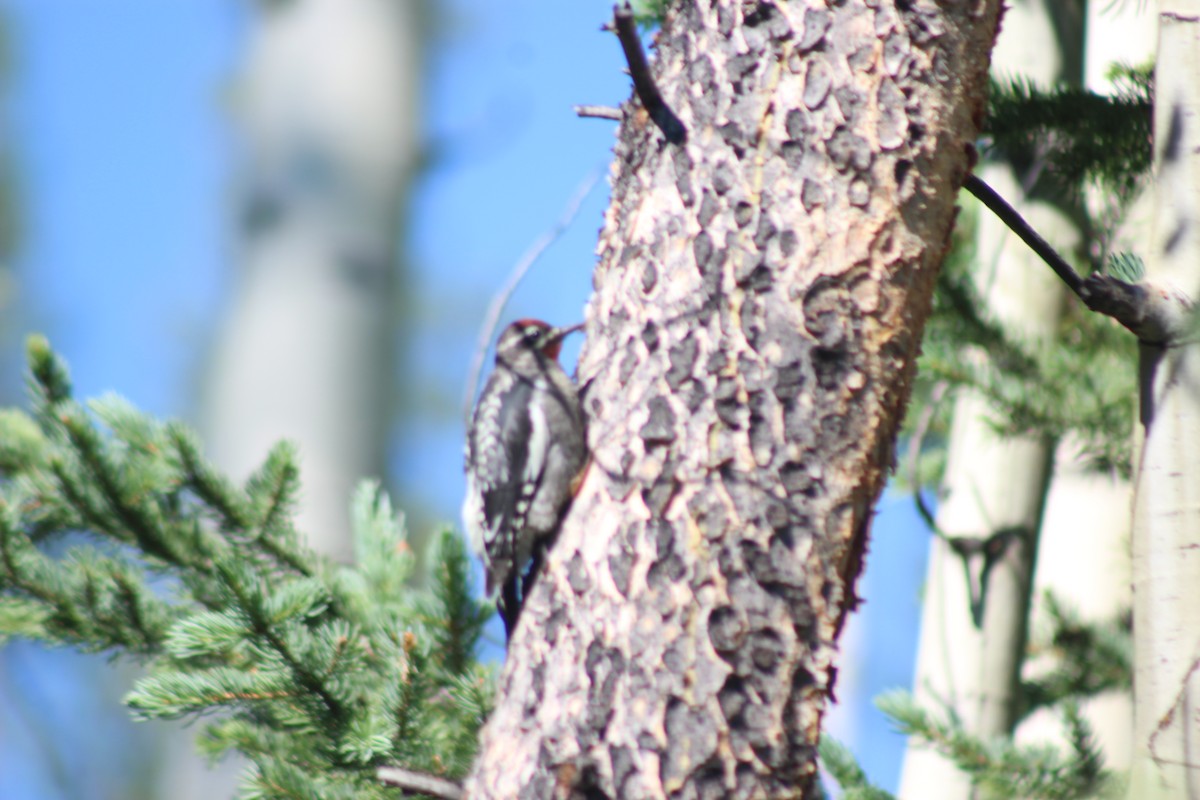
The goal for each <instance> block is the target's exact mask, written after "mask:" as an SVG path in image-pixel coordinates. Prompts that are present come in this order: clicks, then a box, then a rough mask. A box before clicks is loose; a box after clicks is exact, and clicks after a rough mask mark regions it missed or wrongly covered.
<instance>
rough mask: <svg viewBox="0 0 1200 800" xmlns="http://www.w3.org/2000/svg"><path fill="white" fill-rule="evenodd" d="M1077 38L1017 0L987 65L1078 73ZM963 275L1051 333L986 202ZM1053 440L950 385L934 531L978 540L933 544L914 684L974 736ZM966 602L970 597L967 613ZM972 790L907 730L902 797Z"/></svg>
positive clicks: (980, 732) (1022, 320)
mask: <svg viewBox="0 0 1200 800" xmlns="http://www.w3.org/2000/svg"><path fill="white" fill-rule="evenodd" d="M1082 43H1083V18H1082V9H1080V8H1078V7H1077V6H1076V5H1075V4H1074V3H1063V2H1062V1H1061V0H1032V1H1031V2H1024V3H1018V4H1016V5H1014V6H1012V7H1010V8H1009V9H1008V10H1007V12H1006V13H1005V16H1004V24H1003V26H1002V30H1001V34H1000V36H999V37H997V40H996V49H995V52H994V53H993V64H994V66H995V67H996V68H997V70H998V71H999V72H1001V73H1002V74H1004V75H1020V76H1022V77H1024V78H1027V79H1029V80H1031V81H1033V82H1034V83H1035V84H1037V85H1039V86H1042V87H1047V88H1048V87H1050V86H1053V85H1055V84H1057V83H1059V82H1060V81H1067V82H1070V83H1074V84H1078V83H1080V81H1081V80H1082V77H1083V76H1082V73H1083V62H1082ZM1038 169H1039V166H1037V165H1035V166H1033V167H1031V168H1030V171H1031V172H1032V171H1034V170H1038ZM980 173H981V175H982V177H983V178H984V180H986V181H987V182H988V183H989V184H991V185H992V186H993V187H994V188H995V189H996V190H997V191H999V192H1000V194H1002V195H1003V196H1005V197H1006V198H1009V199H1010V200H1012V201H1013V202H1014V203H1015V204H1016V207H1017V208H1018V210H1020V211H1021V213H1022V214H1023V215H1024V216H1025V217H1026V218H1027V219H1029V220H1030V222H1031V223H1033V225H1034V227H1035V228H1037V230H1038V231H1039V232H1040V233H1042V234H1043V235H1045V236H1046V237H1047V238H1048V239H1049V240H1050V241H1051V242H1053V243H1054V244H1055V245H1056V246H1057V247H1058V248H1059V249H1060V251H1062V252H1071V251H1074V250H1075V249H1077V248H1078V245H1079V241H1080V233H1079V230H1078V227H1077V226H1076V224H1075V223H1074V221H1073V220H1072V219H1071V217H1070V215H1069V214H1067V213H1065V212H1064V211H1063V210H1062V209H1061V208H1059V207H1058V206H1057V205H1056V204H1054V203H1052V202H1049V201H1047V200H1044V199H1043V200H1034V199H1030V198H1027V197H1026V196H1025V191H1024V190H1023V189H1022V185H1023V184H1024V183H1025V182H1026V180H1027V178H1028V176H1027V175H1020V176H1017V175H1014V173H1013V169H1012V168H1011V167H1010V166H1009V165H1007V164H1002V163H992V164H989V165H987V166H986V167H984V168H982V169H981V170H980ZM973 279H974V283H975V286H976V290H977V292H978V295H979V297H980V298H982V299H983V300H984V302H985V306H986V307H985V310H984V311H983V313H984V315H985V316H986V317H988V318H990V319H992V320H994V321H996V322H997V323H999V324H1000V325H1002V326H1003V327H1004V330H1005V331H1006V332H1007V333H1008V334H1009V335H1010V336H1012V337H1013V338H1014V339H1015V340H1016V341H1020V342H1029V343H1041V344H1048V343H1049V342H1051V341H1052V340H1053V338H1054V336H1055V334H1056V332H1057V329H1058V320H1059V315H1060V311H1061V307H1062V303H1063V299H1064V291H1063V287H1062V284H1061V282H1060V281H1059V280H1058V279H1057V278H1056V277H1055V275H1054V273H1053V272H1051V271H1050V270H1049V269H1047V268H1046V267H1045V265H1043V264H1042V262H1041V261H1040V260H1039V259H1038V257H1037V256H1036V255H1034V254H1033V252H1031V251H1030V250H1029V248H1028V247H1026V246H1025V244H1024V243H1022V242H1021V241H1020V239H1018V238H1017V237H1016V236H1015V235H1013V234H1012V233H1011V232H1010V231H1009V230H1008V228H1007V227H1006V226H1005V224H1004V223H1003V222H1002V221H1000V219H998V218H997V217H996V216H995V215H994V214H992V213H991V212H989V211H987V210H982V211H981V213H980V217H979V220H978V223H977V236H976V256H975V263H974V265H973ZM974 355H975V356H976V358H977V359H978V360H979V362H980V363H986V361H987V359H988V358H989V355H988V354H987V353H984V352H978V353H975V354H974ZM1053 450H1054V442H1051V441H1048V440H1046V439H1044V438H1040V437H1013V436H1000V435H999V434H998V433H997V432H996V430H995V411H994V409H993V408H991V406H990V405H989V404H988V402H987V401H986V400H985V399H984V398H983V396H982V395H981V393H979V392H975V391H970V390H965V391H962V392H960V393H959V394H958V397H957V398H956V400H955V407H954V422H953V426H952V428H951V434H950V446H949V456H948V462H947V465H946V475H945V478H944V480H943V486H942V489H943V492H942V494H943V496H944V498H945V499H944V501H943V502H942V504H941V506H940V508H939V509H938V515H937V524H938V527H939V529H940V530H941V531H942V532H943V533H944V534H945V535H946V536H948V537H952V538H953V539H956V540H959V541H965V540H974V542H976V543H978V544H979V545H981V546H982V547H981V549H980V550H979V551H978V552H974V553H972V554H971V555H969V556H966V557H964V555H962V554H960V553H959V552H957V551H956V550H955V548H953V547H952V546H951V545H950V543H949V542H948V541H945V540H942V539H937V540H934V541H933V542H932V544H931V550H930V559H929V573H928V579H927V581H926V591H925V603H924V607H923V610H922V618H921V641H920V647H919V650H918V654H917V670H916V674H915V676H914V679H913V684H914V695H915V697H916V699H917V700H918V702H919V703H920V704H921V705H922V706H925V707H927V708H931V709H945V710H946V711H948V712H951V713H953V714H954V715H955V716H956V717H957V718H958V719H960V720H961V721H962V725H963V728H964V729H965V730H966V731H967V732H969V733H971V734H974V735H976V736H979V737H981V738H984V739H988V738H993V737H998V736H1009V735H1010V734H1011V733H1012V731H1013V727H1014V725H1015V724H1016V720H1017V718H1016V715H1017V700H1018V696H1017V689H1018V685H1019V680H1020V671H1021V666H1022V663H1023V661H1024V650H1025V641H1026V637H1027V633H1028V620H1029V601H1030V587H1031V585H1032V581H1033V572H1034V563H1035V557H1036V554H1037V548H1038V538H1039V533H1040V531H1041V526H1042V510H1043V507H1044V502H1045V497H1046V491H1047V488H1048V486H1049V482H1050V477H1051V469H1050V467H1051V463H1052V456H1053ZM989 545H995V548H994V549H993V547H992V546H989ZM964 558H965V563H964ZM989 559H994V561H989ZM964 567H966V569H964ZM968 570H969V572H970V578H969V579H968V577H967V571H968ZM972 602H974V603H976V604H978V607H977V608H976V609H975V610H974V614H976V615H978V616H977V617H976V618H973V612H972V607H971V604H972ZM973 794H974V792H973V789H972V786H971V783H970V780H969V778H968V777H967V776H966V775H965V774H964V773H962V772H961V771H959V769H958V768H957V767H956V766H955V765H954V764H953V763H952V762H951V761H949V760H948V759H946V758H944V757H942V756H941V755H939V754H938V753H936V752H934V751H933V750H931V749H930V748H929V747H928V745H926V744H924V743H921V742H917V741H915V740H910V743H909V746H908V750H907V751H906V752H905V756H904V768H903V772H902V778H901V782H900V795H901V796H902V797H906V798H918V797H924V798H933V799H934V800H965V798H968V797H971V796H973Z"/></svg>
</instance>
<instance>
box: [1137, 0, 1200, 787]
mask: <svg viewBox="0 0 1200 800" xmlns="http://www.w3.org/2000/svg"><path fill="white" fill-rule="evenodd" d="M1197 74H1200V2H1196V0H1190V2H1184V0H1164V2H1163V3H1162V4H1161V5H1160V11H1159V39H1158V67H1157V69H1156V70H1155V98H1156V99H1155V108H1154V167H1155V173H1156V177H1157V182H1156V184H1155V191H1156V200H1155V220H1154V232H1153V235H1152V238H1151V246H1150V247H1149V248H1148V251H1149V258H1148V259H1147V264H1146V267H1147V279H1148V281H1150V282H1151V283H1152V284H1154V285H1157V286H1159V287H1164V288H1166V289H1168V290H1173V291H1174V292H1175V293H1181V294H1182V295H1183V296H1184V297H1186V298H1190V299H1189V300H1188V301H1187V302H1185V303H1183V304H1182V305H1183V309H1182V310H1183V311H1185V312H1186V315H1185V319H1186V321H1185V322H1184V323H1182V324H1181V325H1180V327H1179V330H1178V331H1176V334H1177V335H1176V337H1175V339H1174V341H1171V342H1169V345H1170V346H1167V347H1158V346H1152V345H1143V346H1142V372H1141V379H1142V385H1141V390H1142V407H1141V420H1142V424H1143V426H1144V431H1145V443H1144V445H1143V448H1142V454H1141V462H1140V464H1139V465H1138V473H1137V478H1136V481H1135V489H1134V507H1133V597H1134V602H1133V630H1134V647H1135V665H1134V666H1135V672H1134V768H1133V777H1132V781H1131V786H1130V797H1136V798H1139V799H1140V798H1158V797H1172V798H1174V797H1193V798H1194V797H1200V735H1198V733H1197V731H1198V730H1200V615H1198V614H1197V609H1200V449H1198V448H1197V447H1196V443H1197V442H1198V441H1200V390H1198V388H1197V387H1200V345H1198V344H1197V343H1196V336H1195V332H1196V320H1195V317H1194V303H1195V299H1196V298H1198V297H1200V231H1197V228H1196V214H1197V210H1198V209H1200V89H1198V87H1197V84H1196V75H1197Z"/></svg>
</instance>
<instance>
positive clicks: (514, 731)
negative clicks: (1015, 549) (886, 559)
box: [468, 0, 998, 798]
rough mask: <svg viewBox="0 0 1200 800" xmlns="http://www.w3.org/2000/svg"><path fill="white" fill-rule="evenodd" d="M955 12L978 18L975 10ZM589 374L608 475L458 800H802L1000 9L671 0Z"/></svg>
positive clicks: (521, 633) (633, 108)
mask: <svg viewBox="0 0 1200 800" xmlns="http://www.w3.org/2000/svg"><path fill="white" fill-rule="evenodd" d="M968 6H971V7H970V8H968ZM670 7H671V10H670V11H669V13H668V17H667V19H666V21H665V22H664V25H663V29H662V32H661V33H660V35H659V40H658V56H659V58H658V61H657V64H656V68H655V72H656V74H657V76H658V80H659V81H660V88H661V89H662V90H663V95H664V97H665V99H666V101H667V103H668V104H669V105H670V106H671V107H672V109H673V110H674V111H675V113H676V114H677V115H678V116H679V117H680V119H682V121H683V122H684V124H685V125H686V126H687V130H688V134H687V140H686V143H683V144H669V143H667V142H666V141H665V140H664V136H663V134H662V133H661V132H660V131H659V130H658V128H656V127H655V126H654V125H653V124H652V123H651V121H650V119H649V117H648V115H647V114H646V113H645V112H644V111H643V110H642V109H641V108H640V107H638V106H637V105H636V104H634V103H630V104H629V105H627V106H626V113H625V115H624V120H623V123H622V126H621V131H620V138H619V142H618V145H617V148H616V161H615V164H614V168H613V199H612V205H611V206H610V208H609V211H608V214H607V216H606V224H605V227H604V230H603V231H602V233H601V238H600V263H599V265H598V267H597V270H596V276H595V286H596V294H595V295H594V297H593V298H592V301H591V303H590V305H589V309H588V337H587V342H586V344H585V346H584V349H583V353H582V355H581V360H580V366H579V376H580V381H581V387H582V391H583V394H584V407H585V410H586V412H587V413H588V414H589V417H590V423H589V437H588V438H589V442H590V445H591V447H592V451H593V463H592V466H591V469H590V471H589V472H588V474H587V478H586V480H585V482H584V484H583V486H582V487H581V490H580V494H579V495H578V497H577V498H576V500H575V502H574V504H573V506H572V508H571V510H570V512H569V513H568V516H567V518H566V520H565V521H564V524H563V528H562V531H561V532H560V535H559V539H558V542H557V544H556V545H555V547H554V549H553V550H552V551H551V553H550V555H549V558H548V560H547V564H546V567H545V570H544V572H543V574H542V577H541V579H540V580H539V581H538V582H537V584H536V586H535V588H534V590H533V592H532V594H531V595H530V597H529V599H528V601H527V603H526V606H525V610H524V612H523V614H522V616H521V621H520V624H519V625H518V627H517V630H516V633H515V635H514V638H513V641H512V642H511V643H510V649H509V656H508V661H507V663H506V664H505V669H504V673H503V676H502V678H501V687H500V697H499V698H498V705H497V708H496V710H495V712H494V714H493V716H492V718H491V720H490V721H489V723H488V725H487V726H486V727H485V729H484V732H483V735H482V752H481V754H480V757H479V760H478V761H477V764H476V767H475V772H474V774H473V776H472V779H471V781H470V783H469V786H468V794H469V795H470V796H472V797H496V798H513V797H549V796H589V797H631V798H632V797H638V798H661V797H667V796H668V795H669V796H679V797H751V796H756V797H757V796H770V797H776V796H813V786H814V781H813V779H814V777H815V775H816V764H815V746H816V743H817V739H818V735H819V726H820V720H821V714H822V711H823V709H824V705H825V700H826V698H827V696H828V694H829V692H830V691H831V690H832V688H833V684H834V679H835V674H836V670H835V668H834V666H833V660H834V653H835V651H836V645H837V636H838V632H839V630H840V628H841V624H842V621H843V619H844V616H845V614H846V612H847V611H848V610H849V609H851V608H852V607H853V605H854V602H855V595H854V588H853V583H854V580H855V578H856V577H857V575H858V573H859V570H860V567H861V563H862V558H863V555H864V550H865V546H866V537H867V528H868V525H869V522H870V517H871V513H872V505H873V503H874V502H875V500H876V498H877V496H878V494H879V491H880V489H881V488H882V485H883V481H884V478H885V475H886V472H887V470H888V468H889V467H890V465H891V461H892V450H893V445H894V439H895V434H896V430H897V426H898V424H899V421H900V417H901V415H902V413H903V410H904V405H905V402H906V400H907V397H908V392H909V383H910V379H911V376H912V372H913V368H914V359H915V357H916V352H917V348H918V344H919V342H920V335H921V330H922V326H923V324H924V320H925V317H926V315H927V312H928V309H929V302H930V294H931V292H932V287H933V279H934V274H935V271H936V269H937V266H938V265H939V263H940V261H941V259H942V256H943V255H944V253H945V251H946V248H947V246H948V241H949V233H950V230H951V227H952V225H953V221H954V201H955V196H956V190H957V188H958V186H959V185H960V184H961V182H962V180H963V178H964V176H965V175H966V171H967V170H968V169H969V167H970V163H971V157H972V151H971V142H972V141H973V140H974V138H975V136H976V135H977V132H978V124H979V121H980V119H981V117H982V113H983V105H982V100H983V92H984V86H985V78H986V70H987V56H988V52H989V50H990V48H991V45H992V40H993V38H994V36H995V31H996V24H997V10H998V4H997V3H976V4H950V5H949V6H948V7H947V8H948V10H942V9H939V8H937V7H935V6H934V5H933V4H931V3H907V2H906V3H897V4H892V3H887V2H867V0H862V1H861V2H845V3H841V4H837V5H836V6H835V7H833V8H831V9H826V8H824V7H823V6H822V7H811V8H810V7H807V5H806V4H804V3H800V2H792V3H777V4H772V3H770V2H762V3H758V4H753V5H746V4H737V3H717V2H710V0H697V1H696V2H688V3H679V4H670Z"/></svg>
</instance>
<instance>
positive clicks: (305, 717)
mask: <svg viewBox="0 0 1200 800" xmlns="http://www.w3.org/2000/svg"><path fill="white" fill-rule="evenodd" d="M29 352H30V394H31V397H32V400H33V414H32V416H29V415H25V414H23V413H21V412H18V411H14V410H0V641H4V640H7V639H10V638H14V637H22V638H33V639H38V640H40V641H43V642H47V643H50V644H59V645H62V644H69V645H74V646H77V647H79V648H81V649H83V650H88V651H97V650H104V651H109V652H114V653H117V654H122V653H124V654H131V655H136V656H138V657H140V658H143V659H145V660H147V661H148V662H149V666H150V670H149V673H148V674H147V675H146V676H145V677H143V678H142V679H140V680H139V681H138V682H137V683H136V685H135V686H134V689H133V691H132V692H130V694H129V695H128V696H127V697H126V702H127V704H128V705H129V706H130V708H131V709H132V710H133V712H134V713H135V714H137V715H138V716H139V717H142V718H145V719H157V718H176V717H193V716H197V715H202V714H209V713H211V712H214V711H224V712H226V714H227V715H228V716H227V718H225V719H222V720H219V721H217V722H215V723H213V724H211V725H209V726H208V727H207V728H206V729H205V731H204V732H203V735H202V739H201V744H202V746H203V748H204V749H205V750H206V751H207V752H208V753H210V754H212V755H219V754H220V753H223V752H226V751H229V750H240V751H241V752H243V753H244V754H246V755H247V756H249V757H250V758H251V759H252V761H253V762H254V764H255V769H256V771H255V773H254V775H253V776H252V777H251V778H250V780H249V782H248V783H247V785H246V787H245V791H247V792H249V793H251V795H253V796H255V797H264V798H267V797H269V798H276V797H310V798H314V800H315V799H316V798H325V797H335V796H338V797H340V796H356V797H367V798H382V797H384V796H388V795H387V791H388V790H387V789H386V788H385V787H384V786H383V785H381V784H380V782H379V780H378V778H377V777H376V774H375V770H376V768H377V767H379V766H380V765H381V764H385V763H386V764H401V765H404V767H406V768H408V769H414V770H417V771H421V772H428V773H431V774H434V773H436V774H441V775H444V776H445V777H447V778H449V779H453V778H456V777H459V776H462V775H464V774H465V772H466V770H467V769H468V768H469V766H470V763H471V760H472V759H473V757H474V753H475V747H476V733H477V731H478V730H479V727H480V725H481V724H482V721H483V719H484V718H485V717H486V715H487V713H488V710H489V708H490V707H491V703H492V693H493V691H494V689H493V682H494V677H493V674H492V672H491V670H489V669H487V668H484V667H482V666H481V665H479V664H478V663H477V662H476V661H475V658H474V652H475V647H476V645H477V642H478V637H479V633H480V631H481V629H482V627H483V625H484V623H485V622H486V620H487V618H488V615H489V614H490V609H489V608H488V607H487V606H486V605H485V604H483V603H480V602H478V601H476V600H474V599H473V595H472V591H471V586H470V569H469V562H468V560H467V555H466V551H465V548H464V545H463V543H462V541H461V539H460V538H459V537H457V536H456V535H454V534H453V533H450V532H447V533H445V534H444V535H443V536H442V537H441V539H440V543H439V547H438V548H437V550H436V552H435V557H436V559H435V564H434V566H433V569H434V580H432V581H430V585H431V586H432V587H433V588H432V589H430V590H417V589H416V588H414V587H413V586H412V584H411V582H410V581H409V578H410V577H411V576H412V572H413V559H412V554H411V549H410V548H409V547H408V546H407V543H406V542H405V533H404V529H403V526H402V525H401V524H400V522H399V520H398V519H397V518H396V515H395V514H394V513H393V512H392V509H391V505H390V504H389V503H388V502H387V500H386V498H383V497H382V496H381V495H380V494H379V492H378V487H376V486H374V485H371V484H367V485H364V486H363V487H362V489H360V491H359V492H358V493H357V495H356V497H355V501H354V509H353V515H352V516H353V519H354V529H355V537H356V539H355V548H356V552H357V553H358V554H359V557H360V564H359V565H358V566H356V567H341V566H337V565H333V564H330V563H326V562H323V561H322V560H321V559H319V558H318V557H317V556H315V555H313V554H312V553H311V552H310V551H309V550H308V549H307V548H306V547H304V546H303V545H302V544H301V543H300V542H299V539H298V537H297V536H296V533H295V530H294V528H293V524H292V518H291V513H292V511H291V507H292V501H293V498H294V497H295V495H296V492H297V491H298V472H297V469H296V464H295V458H294V453H293V451H292V450H291V448H290V447H287V446H281V447H278V448H276V449H275V450H273V451H272V453H271V454H270V456H269V457H268V459H267V461H266V463H265V464H264V466H263V467H262V469H260V470H259V471H258V473H257V474H256V475H255V476H254V477H253V478H251V479H250V481H248V482H247V484H246V486H245V488H244V489H239V488H236V487H234V486H233V484H232V483H231V482H230V481H229V480H228V479H227V478H225V477H224V476H223V475H221V474H220V473H219V472H217V471H216V470H215V469H214V468H213V467H211V465H209V464H208V463H207V462H206V461H205V460H204V458H203V456H202V455H201V453H200V448H199V445H198V443H197V442H196V440H195V437H194V435H193V434H191V433H190V432H189V431H187V430H186V429H185V428H184V427H183V426H181V425H179V424H178V423H170V424H167V425H163V424H160V423H158V422H156V421H154V420H151V419H150V418H149V417H146V416H145V415H142V414H140V413H139V412H137V411H136V410H135V409H133V408H132V407H131V406H129V404H127V403H125V402H124V401H121V400H119V399H117V398H105V399H102V400H100V401H96V402H93V403H90V404H89V405H88V406H87V407H84V406H82V405H79V404H77V403H76V402H75V401H74V400H72V399H71V396H70V381H69V378H68V376H67V372H66V368H65V366H63V365H62V364H61V362H59V361H58V360H57V358H56V357H55V356H54V355H53V353H52V352H51V351H50V350H49V347H48V345H46V344H45V342H44V340H40V339H34V340H32V341H31V343H30V348H29ZM66 536H70V537H72V540H71V541H72V544H74V547H72V548H71V549H70V550H69V551H67V553H66V554H65V555H60V550H58V549H54V550H46V549H43V545H45V544H49V543H52V542H53V541H54V540H56V539H61V538H63V537H66ZM114 545H115V550H114ZM151 571H152V572H153V574H155V575H161V574H170V575H172V576H174V577H175V578H177V580H178V583H177V585H176V587H177V588H176V589H175V591H173V592H172V594H171V595H170V596H169V597H166V596H160V595H159V594H157V593H156V592H155V591H154V589H153V588H152V586H151V584H150V583H148V580H147V578H148V575H149V574H150V572H151Z"/></svg>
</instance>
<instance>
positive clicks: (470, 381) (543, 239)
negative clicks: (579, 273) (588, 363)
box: [463, 170, 600, 425]
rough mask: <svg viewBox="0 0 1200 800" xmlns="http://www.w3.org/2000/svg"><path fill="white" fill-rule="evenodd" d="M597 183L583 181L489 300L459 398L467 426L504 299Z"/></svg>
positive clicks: (590, 178)
mask: <svg viewBox="0 0 1200 800" xmlns="http://www.w3.org/2000/svg"><path fill="white" fill-rule="evenodd" d="M599 180H600V170H596V171H595V172H593V173H592V174H591V175H588V176H587V178H586V179H584V181H583V183H581V184H580V185H579V188H578V189H576V190H575V194H573V195H571V199H570V200H568V201H567V205H566V206H565V207H564V208H563V212H562V214H561V215H560V216H559V218H558V220H557V221H555V223H554V225H553V226H552V227H551V228H550V229H549V230H547V231H545V232H543V233H542V235H541V236H539V237H538V238H537V240H536V241H535V242H534V243H533V244H532V245H530V247H529V249H528V250H526V251H525V252H524V253H523V254H522V255H521V258H520V260H518V261H517V265H516V266H515V267H513V270H512V272H511V273H509V276H508V280H507V281H505V283H504V285H503V286H501V287H500V291H498V292H496V294H495V296H494V297H492V302H491V303H489V304H488V309H487V313H486V314H484V316H483V324H482V325H480V326H479V339H478V341H476V343H475V355H474V356H473V357H472V359H471V369H470V371H469V372H468V373H467V389H466V393H465V394H464V395H463V420H464V421H465V423H466V424H467V425H470V424H471V408H472V406H474V404H475V390H476V389H478V388H479V375H480V373H481V372H483V360H484V358H485V357H486V356H487V349H488V345H489V344H491V341H492V336H493V335H494V334H495V333H496V325H497V323H499V322H500V315H501V314H502V313H504V306H506V305H507V304H508V298H510V297H512V293H513V292H514V291H516V289H517V285H518V284H520V283H521V280H522V279H523V278H524V277H525V273H527V272H529V268H530V267H532V266H533V265H534V264H535V263H537V260H538V259H539V258H541V257H542V253H544V252H546V248H547V247H549V246H550V245H552V244H554V242H556V241H557V240H558V237H560V236H562V234H563V231H565V230H566V229H567V228H568V227H569V226H570V225H571V223H572V222H573V221H574V220H575V215H576V214H578V213H579V207H580V206H581V205H583V201H584V200H586V199H587V196H588V195H589V194H591V193H592V189H593V188H594V187H595V186H596V183H597V182H598V181H599Z"/></svg>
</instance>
